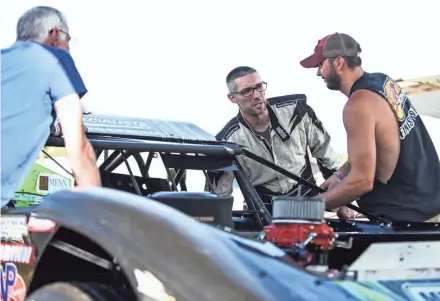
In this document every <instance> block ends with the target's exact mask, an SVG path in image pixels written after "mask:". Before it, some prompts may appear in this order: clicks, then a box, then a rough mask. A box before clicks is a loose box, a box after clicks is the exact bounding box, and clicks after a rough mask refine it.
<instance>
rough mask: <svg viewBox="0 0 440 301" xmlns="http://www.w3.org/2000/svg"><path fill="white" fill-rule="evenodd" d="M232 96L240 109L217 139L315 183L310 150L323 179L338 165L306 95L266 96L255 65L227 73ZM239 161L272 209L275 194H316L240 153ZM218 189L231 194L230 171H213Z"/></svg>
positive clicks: (227, 81) (230, 96) (335, 169)
mask: <svg viewBox="0 0 440 301" xmlns="http://www.w3.org/2000/svg"><path fill="white" fill-rule="evenodd" d="M226 84H227V87H228V90H229V93H228V98H229V100H230V101H231V102H232V103H233V104H236V105H237V106H238V108H239V113H238V115H237V116H236V117H234V118H232V119H231V120H230V121H229V122H228V123H227V124H226V126H225V127H224V128H223V129H222V130H221V131H220V132H219V133H218V135H217V136H216V138H217V139H218V140H224V141H228V142H233V143H236V144H239V145H242V146H244V147H245V148H246V149H248V150H249V151H251V152H253V153H255V154H257V155H259V156H261V157H263V158H264V159H266V160H269V161H271V162H273V163H275V164H277V165H279V166H282V167H283V168H285V169H287V170H288V171H290V172H292V173H294V174H297V175H299V176H301V177H302V178H303V179H305V180H308V181H310V182H312V183H316V181H315V179H314V177H313V173H312V166H311V162H310V158H309V152H308V150H310V153H311V154H312V156H313V157H315V158H316V159H317V162H318V166H319V169H320V171H321V173H322V174H323V177H324V178H325V179H327V178H329V177H330V176H331V175H333V174H334V173H335V172H336V171H337V169H338V163H339V161H338V158H337V155H336V153H335V151H334V150H333V149H332V147H331V143H330V142H331V139H330V135H329V134H328V133H327V131H326V130H325V128H324V126H323V125H322V123H321V121H320V120H319V119H318V117H317V116H316V114H315V112H314V111H313V109H312V108H311V107H310V106H309V105H308V104H307V102H306V100H307V97H306V95H304V94H294V95H286V96H281V97H274V98H269V99H266V95H265V91H266V87H267V84H266V82H264V81H262V79H261V77H260V75H259V74H258V72H257V71H256V70H255V69H254V68H251V67H248V66H241V67H237V68H235V69H234V70H232V71H231V72H230V73H229V74H228V76H227V77H226ZM239 163H240V165H241V167H242V168H243V170H244V172H245V174H246V175H247V176H248V177H249V178H250V181H251V183H252V185H254V187H255V188H256V190H257V191H258V193H259V194H260V196H261V197H262V199H263V202H264V203H265V204H266V206H267V207H268V209H269V211H270V207H271V199H272V197H273V196H277V195H298V193H300V194H301V195H304V196H312V195H315V194H316V193H317V192H314V191H311V190H310V188H308V187H305V186H304V185H301V184H299V183H297V182H296V181H294V180H293V179H290V178H288V177H286V176H284V175H282V174H280V173H277V172H276V171H274V170H272V169H271V168H269V167H266V166H263V165H262V164H260V163H258V162H256V161H254V160H252V159H250V158H247V157H245V156H242V157H240V158H239ZM210 175H211V179H212V180H213V181H212V182H213V186H214V190H215V192H216V193H219V194H230V193H232V183H233V179H234V176H233V174H232V173H231V172H225V173H221V174H219V173H210Z"/></svg>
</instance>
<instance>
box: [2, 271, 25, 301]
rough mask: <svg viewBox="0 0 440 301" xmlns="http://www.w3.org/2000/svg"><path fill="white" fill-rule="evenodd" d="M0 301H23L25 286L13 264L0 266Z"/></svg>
mask: <svg viewBox="0 0 440 301" xmlns="http://www.w3.org/2000/svg"><path fill="white" fill-rule="evenodd" d="M0 289H1V295H0V297H1V301H24V298H25V296H26V284H25V283H24V280H23V278H22V277H21V276H20V274H18V269H17V267H16V266H15V264H13V263H9V262H8V263H6V264H5V265H4V266H3V265H0Z"/></svg>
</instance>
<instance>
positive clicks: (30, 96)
mask: <svg viewBox="0 0 440 301" xmlns="http://www.w3.org/2000/svg"><path fill="white" fill-rule="evenodd" d="M73 93H76V94H78V95H79V96H80V97H82V96H84V95H85V94H86V93H87V89H86V87H85V86H84V83H83V81H82V79H81V76H80V75H79V73H78V70H77V69H76V67H75V63H74V61H73V59H72V57H71V56H70V54H69V53H68V52H66V51H64V50H62V49H57V48H54V47H50V46H46V45H43V44H40V43H37V42H32V41H17V42H15V43H14V44H13V45H12V46H11V47H10V48H7V49H2V50H1V118H2V120H1V206H4V205H6V204H7V203H8V201H9V200H10V199H11V198H12V197H13V195H14V193H15V192H16V190H17V189H18V188H19V187H20V186H21V185H22V182H23V181H24V179H25V177H26V175H27V173H29V172H30V169H31V168H32V165H33V163H34V162H35V161H36V159H37V158H38V154H39V152H40V151H41V149H42V148H43V147H44V145H45V143H46V141H47V139H48V137H49V134H50V126H51V125H52V124H53V122H54V120H55V111H54V104H55V102H57V101H58V100H59V99H61V98H63V97H65V96H67V95H70V94H73Z"/></svg>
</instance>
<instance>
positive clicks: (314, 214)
mask: <svg viewBox="0 0 440 301" xmlns="http://www.w3.org/2000/svg"><path fill="white" fill-rule="evenodd" d="M272 205H273V207H272V208H273V214H272V222H273V223H299V222H304V221H307V222H311V223H318V222H319V223H320V222H322V220H323V219H324V210H325V201H324V200H322V199H311V198H304V197H277V198H274V199H273V204H272Z"/></svg>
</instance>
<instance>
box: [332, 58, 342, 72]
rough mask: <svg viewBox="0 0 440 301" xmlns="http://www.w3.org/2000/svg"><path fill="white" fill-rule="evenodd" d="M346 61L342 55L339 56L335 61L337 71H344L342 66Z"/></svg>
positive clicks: (334, 65)
mask: <svg viewBox="0 0 440 301" xmlns="http://www.w3.org/2000/svg"><path fill="white" fill-rule="evenodd" d="M344 63H345V59H344V58H343V57H341V56H338V57H337V58H336V59H335V60H334V61H333V67H335V69H336V70H337V71H342V68H343V67H344Z"/></svg>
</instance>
